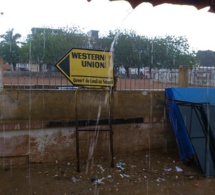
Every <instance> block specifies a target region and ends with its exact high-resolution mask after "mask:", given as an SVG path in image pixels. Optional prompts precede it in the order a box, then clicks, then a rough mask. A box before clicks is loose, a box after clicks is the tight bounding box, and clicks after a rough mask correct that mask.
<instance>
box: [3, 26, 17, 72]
mask: <svg viewBox="0 0 215 195" xmlns="http://www.w3.org/2000/svg"><path fill="white" fill-rule="evenodd" d="M0 38H1V39H2V41H1V42H0V55H1V56H2V57H3V58H4V61H5V62H7V63H9V64H12V65H13V69H14V70H15V69H16V64H17V63H18V62H19V61H20V47H19V46H18V44H19V43H20V42H19V41H18V40H19V39H20V38H21V34H19V33H17V34H14V30H13V29H11V30H8V31H7V32H6V34H3V35H0Z"/></svg>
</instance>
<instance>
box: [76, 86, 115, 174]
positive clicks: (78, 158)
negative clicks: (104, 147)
mask: <svg viewBox="0 0 215 195" xmlns="http://www.w3.org/2000/svg"><path fill="white" fill-rule="evenodd" d="M84 88H85V87H78V88H77V89H76V91H75V119H76V160H77V172H80V155H79V131H94V132H95V131H96V136H98V131H100V132H101V131H109V134H110V136H109V139H110V151H111V167H114V150H113V130H112V98H113V90H112V87H111V88H109V90H107V88H102V87H100V88H99V89H103V91H105V93H108V95H109V96H108V97H109V98H108V100H109V101H108V103H109V114H108V119H109V122H108V127H109V128H108V129H102V130H95V129H79V123H78V119H79V118H78V92H79V90H81V89H84ZM95 89H98V88H95Z"/></svg>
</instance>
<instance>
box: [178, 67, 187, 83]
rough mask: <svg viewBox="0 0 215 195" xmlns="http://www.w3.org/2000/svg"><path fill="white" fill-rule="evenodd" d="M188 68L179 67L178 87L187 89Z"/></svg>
mask: <svg viewBox="0 0 215 195" xmlns="http://www.w3.org/2000/svg"><path fill="white" fill-rule="evenodd" d="M188 69H189V68H188V66H182V65H181V66H179V73H178V86H179V87H188Z"/></svg>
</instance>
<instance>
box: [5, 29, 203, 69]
mask: <svg viewBox="0 0 215 195" xmlns="http://www.w3.org/2000/svg"><path fill="white" fill-rule="evenodd" d="M20 36H21V35H19V34H17V35H13V31H12V32H7V33H6V34H5V35H1V37H2V38H3V40H4V41H2V42H1V52H2V53H3V57H4V58H5V60H6V61H8V62H9V63H13V61H16V62H17V61H19V62H22V63H29V62H31V63H35V64H52V65H53V64H55V63H56V62H57V61H58V60H59V59H60V58H62V57H63V56H64V55H65V54H66V53H67V52H68V51H69V50H70V49H71V48H89V44H90V43H89V37H88V36H87V34H85V33H83V32H82V31H81V30H80V29H79V28H77V27H72V28H65V29H58V30H56V29H49V28H43V29H41V30H38V31H37V32H34V33H32V34H30V35H28V38H27V39H26V42H25V44H23V45H22V47H21V48H19V47H18V45H17V39H18V38H19V37H20ZM94 48H95V49H100V50H104V51H111V52H112V54H113V59H114V66H115V67H120V66H123V67H124V68H125V69H126V70H127V73H128V72H129V71H128V70H129V68H130V67H134V68H138V70H139V69H140V68H143V67H149V68H150V70H151V69H152V68H169V69H172V68H178V66H179V65H188V66H194V65H196V53H195V52H194V51H190V48H189V44H188V40H187V39H186V38H185V37H175V36H166V37H153V38H149V37H146V36H140V35H138V34H137V33H136V32H134V31H132V30H116V31H110V32H109V34H108V35H106V36H103V37H100V38H99V39H98V40H97V42H96V44H95V45H94ZM6 54H7V55H6ZM200 54H201V53H200Z"/></svg>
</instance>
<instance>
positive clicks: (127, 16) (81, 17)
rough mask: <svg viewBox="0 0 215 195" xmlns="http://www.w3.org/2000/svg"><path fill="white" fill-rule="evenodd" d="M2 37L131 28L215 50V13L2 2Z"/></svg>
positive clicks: (79, 2)
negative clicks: (59, 30) (75, 28)
mask: <svg viewBox="0 0 215 195" xmlns="http://www.w3.org/2000/svg"><path fill="white" fill-rule="evenodd" d="M0 12H4V15H0V34H4V33H5V32H6V31H7V30H9V29H12V28H14V31H15V33H20V34H21V35H22V36H23V37H25V36H26V35H27V34H29V33H31V28H32V27H51V28H59V27H66V26H71V25H76V26H80V27H81V28H84V29H86V31H88V30H99V31H100V33H104V32H108V31H109V30H114V29H116V28H123V29H124V28H128V29H132V30H135V31H136V32H137V33H139V34H141V35H146V36H150V37H151V36H155V35H157V36H165V35H175V36H186V37H187V38H188V41H189V43H190V46H191V48H193V49H195V50H198V49H199V50H207V49H210V50H213V51H215V28H214V23H215V14H212V13H209V12H207V8H205V9H202V10H197V9H196V8H194V7H192V6H179V5H170V4H163V5H160V6H156V7H153V6H152V5H151V4H149V3H142V4H140V5H139V6H138V7H136V8H135V9H132V7H131V6H130V4H129V3H128V2H125V1H118V2H111V1H109V0H91V2H88V1H87V0H36V1H35V0H0Z"/></svg>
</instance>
